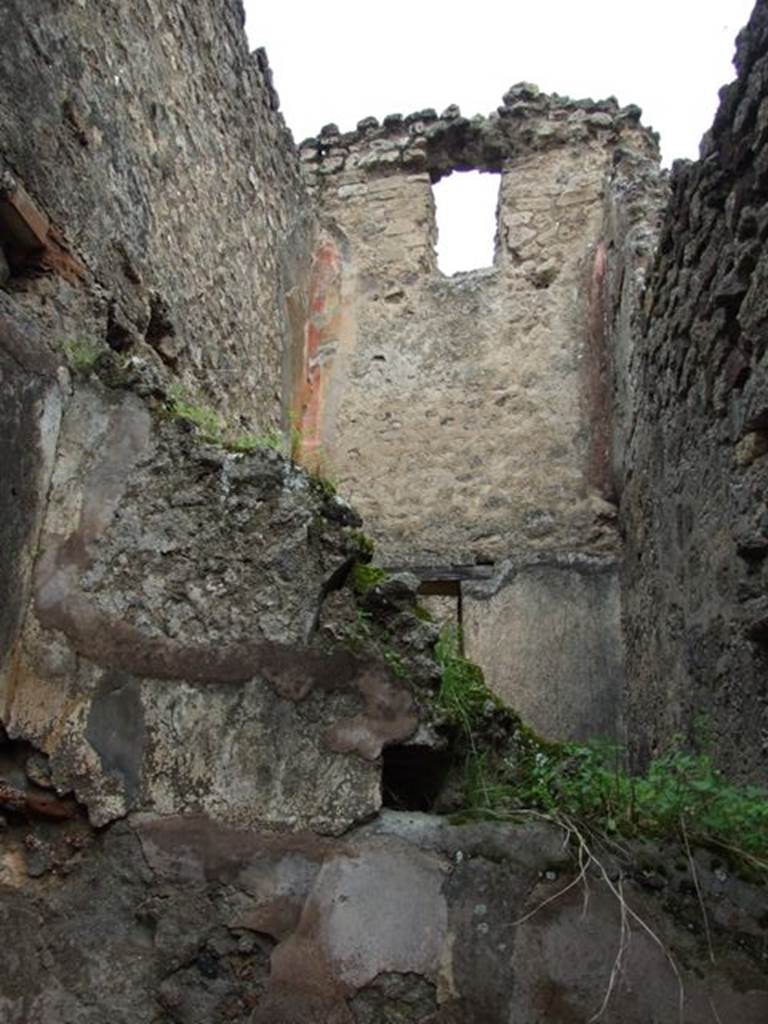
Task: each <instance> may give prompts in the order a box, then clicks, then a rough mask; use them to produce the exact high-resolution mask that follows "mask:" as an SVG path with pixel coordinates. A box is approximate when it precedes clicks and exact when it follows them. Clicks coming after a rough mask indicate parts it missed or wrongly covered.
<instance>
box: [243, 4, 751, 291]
mask: <svg viewBox="0 0 768 1024" xmlns="http://www.w3.org/2000/svg"><path fill="white" fill-rule="evenodd" d="M753 6H754V0H644V2H642V3H638V2H637V0H579V2H576V0H469V2H468V0H464V2H462V3H458V2H453V0H443V2H442V3H434V2H431V3H427V2H424V0H387V2H386V3H382V2H377V3H370V2H367V0H282V3H277V2H272V3H269V4H265V3H263V2H257V0H245V9H246V31H247V33H248V38H249V41H250V44H251V47H252V48H256V47H258V46H265V47H266V49H267V53H268V56H269V60H270V64H271V66H272V70H273V73H274V79H275V86H276V88H277V91H278V93H279V95H280V105H281V109H282V111H283V115H284V116H285V119H286V121H287V122H288V125H289V127H290V128H291V130H292V131H293V134H294V137H295V139H296V141H297V142H300V141H301V140H302V139H304V138H306V137H307V136H310V135H316V134H317V133H318V132H319V130H320V128H321V127H322V126H323V125H324V124H327V123H328V122H335V123H336V124H338V125H339V127H340V128H341V129H342V131H346V130H349V129H352V128H354V127H355V124H356V123H357V121H359V120H360V119H361V118H363V117H367V116H369V115H373V116H375V117H378V118H379V119H381V118H383V117H384V116H385V115H386V114H390V113H401V114H408V113H411V112H412V111H414V110H420V109H422V108H424V107H434V108H435V109H436V110H437V112H438V113H440V111H442V110H444V109H445V107H447V106H448V105H449V104H450V103H457V104H458V105H459V106H460V107H461V111H462V113H463V114H465V115H466V116H469V117H471V116H472V115H474V114H488V113H490V111H492V110H494V109H495V108H496V107H497V106H498V105H499V103H500V102H501V97H502V94H503V93H504V92H506V90H507V89H508V88H509V86H510V85H512V84H514V83H515V82H520V81H528V82H535V83H536V84H537V85H538V86H539V87H540V88H541V89H543V90H544V91H545V92H558V93H560V94H562V95H568V96H572V97H574V98H581V97H587V96H589V97H592V98H593V99H602V98H604V97H606V96H611V95H613V96H616V97H617V99H618V100H619V102H620V103H622V104H627V103H636V104H637V105H638V106H640V107H642V109H643V122H644V123H645V124H646V125H649V126H651V127H653V128H655V129H656V130H657V131H659V132H660V133H661V142H662V156H663V161H664V163H665V164H669V163H671V162H672V160H674V159H676V158H678V157H689V158H694V159H695V158H696V156H697V155H698V147H699V141H700V139H701V136H702V135H703V133H704V132H705V131H706V130H707V129H708V128H709V126H710V124H711V123H712V119H713V117H714V114H715V110H716V109H717V102H718V100H717V92H718V89H719V88H720V86H721V85H723V84H725V83H726V82H729V81H731V80H732V79H733V77H734V71H733V66H732V63H731V61H732V58H733V53H734V39H735V37H736V34H737V32H738V31H739V29H740V28H741V27H742V26H743V25H744V24H745V23H746V21H747V19H748V18H749V15H750V13H751V10H752V7H753ZM477 177H478V176H477V175H452V176H451V178H449V179H447V181H446V182H445V183H443V182H441V183H440V185H439V186H438V189H440V191H443V190H444V191H451V190H453V191H460V190H462V188H463V189H465V190H466V189H467V188H468V187H469V186H470V184H471V181H469V180H467V179H472V178H477ZM462 178H463V179H465V180H464V181H461V180H460V179H462ZM451 182H453V184H451ZM484 186H485V191H486V193H487V194H488V195H490V194H491V193H492V192H493V196H494V199H493V201H495V191H494V183H493V179H492V178H488V177H487V176H486V179H485V182H484ZM479 187H481V188H482V187H483V186H482V185H481V186H479ZM437 199H438V227H440V228H441V235H442V236H444V235H445V234H446V233H447V232H448V231H449V230H450V224H451V223H453V224H454V227H455V218H456V214H455V213H454V214H450V213H449V212H448V209H447V206H446V209H445V210H443V203H444V200H443V199H442V197H441V196H440V195H438V196H437ZM489 202H491V200H489V199H486V203H489ZM457 208H458V209H459V211H460V210H461V209H462V208H464V209H465V212H466V209H467V203H466V201H465V200H464V199H459V201H458V204H457ZM480 219H481V218H478V217H477V216H473V218H472V220H473V221H474V222H475V223H478V222H479V220H480ZM443 222H445V223H443ZM443 241H444V238H441V244H442V242H443ZM441 244H439V245H438V254H439V255H440V247H441ZM464 249H465V250H466V249H467V245H466V244H465V245H464ZM486 262H487V261H486ZM474 265H480V264H477V263H475V264H474ZM441 266H442V269H443V270H444V271H445V272H451V271H450V269H449V268H448V267H447V266H445V265H443V261H442V259H441Z"/></svg>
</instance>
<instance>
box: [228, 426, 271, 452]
mask: <svg viewBox="0 0 768 1024" xmlns="http://www.w3.org/2000/svg"><path fill="white" fill-rule="evenodd" d="M226 447H227V448H228V449H229V451H231V452H242V453H244V454H247V453H248V452H255V451H260V450H262V449H264V448H271V449H272V450H273V451H276V452H281V453H284V452H285V438H284V436H283V433H282V431H281V430H278V428H277V427H268V428H267V429H266V430H265V431H264V433H263V434H240V435H239V436H237V437H235V438H232V440H228V441H227V442H226Z"/></svg>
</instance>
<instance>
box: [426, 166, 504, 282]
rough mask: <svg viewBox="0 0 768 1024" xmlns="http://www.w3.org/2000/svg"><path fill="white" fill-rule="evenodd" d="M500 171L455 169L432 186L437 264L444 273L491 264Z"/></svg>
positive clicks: (490, 265)
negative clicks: (497, 172) (496, 172)
mask: <svg viewBox="0 0 768 1024" xmlns="http://www.w3.org/2000/svg"><path fill="white" fill-rule="evenodd" d="M500 181H501V175H500V174H494V173H490V172H480V171H457V172H454V173H453V174H449V175H448V176H447V177H445V178H441V179H440V180H439V181H438V182H436V183H435V184H434V185H433V186H432V193H433V195H434V199H435V219H436V223H437V246H436V249H437V266H438V269H439V270H441V271H442V272H443V273H444V274H447V275H451V274H457V273H459V272H461V271H467V270H479V269H480V268H481V267H492V266H493V257H494V251H495V245H496V207H497V204H498V199H499V183H500Z"/></svg>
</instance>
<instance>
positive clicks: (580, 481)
mask: <svg viewBox="0 0 768 1024" xmlns="http://www.w3.org/2000/svg"><path fill="white" fill-rule="evenodd" d="M638 116H639V111H638V110H637V108H633V107H628V108H624V109H619V107H618V105H617V104H616V103H615V101H612V100H610V101H606V102H604V103H597V104H596V103H592V102H591V101H583V102H575V101H571V100H567V99H564V98H561V97H556V96H553V97H548V96H544V95H541V94H539V93H538V91H537V90H536V88H535V87H532V86H526V85H521V86H517V87H515V88H513V89H511V90H510V91H509V92H508V93H507V95H506V96H505V98H504V104H503V106H501V107H500V108H499V110H498V112H496V113H495V114H492V115H491V116H490V117H489V118H487V119H486V118H474V119H472V120H469V119H467V118H463V117H461V115H460V113H459V111H458V109H457V108H455V107H454V108H449V109H448V110H447V111H446V112H445V113H444V115H443V116H442V117H438V116H437V115H436V114H435V112H434V111H421V112H419V113H417V114H412V115H410V116H408V117H406V118H402V117H398V116H391V117H388V118H385V119H384V122H383V124H381V125H379V124H378V122H377V121H376V120H375V119H373V118H371V119H367V120H366V121H363V122H361V124H360V126H359V128H358V130H357V131H356V132H352V133H349V134H346V135H340V134H339V133H338V132H337V131H336V129H335V128H334V126H332V125H331V126H327V127H326V128H325V129H323V131H322V132H321V134H320V136H319V138H318V139H313V140H308V141H307V142H305V143H303V144H302V147H301V157H302V161H303V163H304V166H305V173H306V178H307V181H308V183H309V184H310V186H311V188H312V191H313V192H314V194H315V196H316V199H317V201H318V203H319V205H320V209H321V210H322V211H323V212H324V213H325V214H326V215H327V216H328V217H329V218H330V219H331V220H332V221H333V222H334V223H335V224H336V225H337V226H338V228H339V229H340V231H341V232H342V239H341V240H334V239H329V240H328V245H329V246H331V247H332V248H333V249H334V252H335V259H336V262H337V265H338V269H337V275H336V285H335V290H334V291H333V294H332V296H331V300H332V301H333V302H334V303H335V304H336V305H337V306H338V308H339V310H340V312H339V315H338V318H337V323H336V324H335V325H334V327H333V329H332V330H331V331H330V332H329V331H327V330H326V333H325V336H324V337H323V339H322V340H321V342H320V345H319V348H318V351H317V353H313V356H314V359H315V365H313V367H312V368H311V371H309V372H314V375H315V377H316V378H317V379H316V381H315V382H314V384H313V386H311V387H310V389H309V391H310V394H309V395H307V394H306V389H305V390H304V391H303V392H302V391H300V392H299V396H298V403H297V404H298V405H299V407H300V408H299V409H298V413H299V415H300V417H301V418H302V419H303V421H304V424H305V428H306V429H305V433H306V434H307V436H308V437H309V438H310V439H311V442H312V447H313V448H315V449H316V448H317V447H320V448H321V449H322V461H323V463H324V464H325V465H326V467H327V469H328V471H329V472H330V474H331V475H332V476H333V477H334V479H336V480H338V483H339V485H340V486H341V487H342V489H343V490H344V491H345V493H348V494H349V495H350V496H351V498H352V499H353V500H354V502H355V503H356V505H357V506H358V507H359V508H360V509H361V511H362V513H363V515H364V517H365V518H366V520H367V521H369V522H370V523H371V528H372V531H373V534H374V537H375V539H376V540H377V542H378V544H379V556H380V558H381V560H382V561H383V562H384V563H385V564H390V565H391V564H399V565H402V564H409V565H411V566H432V567H437V566H441V565H442V566H451V565H461V564H468V565H472V564H474V563H477V562H481V563H488V562H495V561H498V560H499V559H500V558H502V557H504V556H506V555H508V554H510V553H512V552H515V551H520V550H537V549H548V550H572V551H577V550H581V551H593V552H607V551H615V550H616V549H617V546H618V543H617V535H616V532H615V529H614V528H613V519H614V508H613V506H612V505H611V504H610V502H611V500H612V498H613V494H612V485H611V482H610V479H609V477H608V474H607V472H606V464H605V463H606V460H605V449H606V444H607V439H606V437H604V436H603V431H604V422H605V418H606V417H605V415H604V413H605V410H606V409H607V408H608V407H609V405H610V391H609V390H606V386H607V387H609V384H608V383H607V381H606V380H605V379H604V377H603V375H602V374H601V361H602V359H603V358H604V356H603V353H602V352H601V342H602V339H601V338H599V337H598V338H595V339H593V340H594V342H595V343H594V345H593V344H590V339H589V336H588V335H589V320H590V316H591V315H592V316H596V317H597V318H598V320H599V319H600V317H601V310H600V308H599V302H600V296H599V295H598V294H597V293H594V294H593V292H592V291H591V289H590V285H589V282H590V280H591V278H592V277H593V276H594V274H595V273H599V272H600V270H599V267H600V266H601V265H602V263H603V262H604V253H602V252H601V249H600V245H599V243H600V240H601V237H602V222H603V196H604V191H605V188H606V181H607V176H608V175H609V172H610V171H611V168H612V165H613V160H614V154H615V153H616V152H617V150H619V149H620V148H624V149H627V150H629V151H630V152H636V153H639V154H642V155H644V156H646V157H651V158H653V157H654V156H655V154H656V147H655V142H654V140H653V139H652V138H651V136H650V134H649V133H648V132H647V131H646V130H645V129H643V128H642V127H641V126H639V124H638ZM469 169H477V170H480V171H483V172H497V173H498V174H499V175H500V192H499V205H498V216H497V221H498V223H497V239H496V256H495V259H494V265H493V266H492V267H489V268H486V269H481V270H478V271H475V272H470V273H464V274H456V275H454V276H453V277H446V276H444V275H443V274H442V273H441V272H440V271H439V270H438V269H437V266H436V256H435V249H434V244H435V237H436V226H435V216H434V203H433V197H432V189H431V183H432V182H434V181H437V180H438V179H439V178H440V177H441V176H443V175H445V174H450V173H452V172H461V171H466V170H469ZM596 265H597V267H598V270H597V271H596V270H595V266H596ZM592 301H594V302H595V303H597V304H598V308H597V309H596V310H595V311H594V312H593V313H590V302H592ZM320 312H321V315H324V316H325V319H326V321H327V320H328V319H329V313H328V309H327V300H326V303H325V305H323V306H322V309H321V311H320ZM308 419H309V420H310V421H311V422H308Z"/></svg>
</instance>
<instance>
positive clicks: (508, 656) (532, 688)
mask: <svg viewBox="0 0 768 1024" xmlns="http://www.w3.org/2000/svg"><path fill="white" fill-rule="evenodd" d="M462 612H463V614H462V626H463V635H464V647H465V651H466V653H467V656H468V657H469V658H471V659H472V660H473V661H476V662H478V664H482V666H483V671H484V674H485V678H486V681H487V683H488V685H489V686H490V687H491V689H492V690H493V691H494V692H495V693H497V694H498V695H499V696H500V697H501V698H502V700H504V701H505V703H507V704H508V705H509V706H510V707H513V708H515V710H516V711H517V712H518V714H520V716H521V717H522V719H523V721H525V722H527V723H530V725H531V726H532V727H533V728H534V729H535V730H536V731H537V732H538V733H540V734H541V735H543V736H545V737H547V738H548V739H553V740H559V739H563V738H564V737H566V738H568V739H569V740H574V741H587V740H590V739H595V738H603V739H611V740H614V741H617V740H620V739H622V734H621V697H622V687H623V650H622V644H621V622H620V588H619V574H618V564H617V563H616V562H615V561H614V560H610V559H599V558H594V557H590V556H585V555H576V556H570V557H551V556H539V557H538V558H536V557H533V558H529V559H527V560H525V559H523V560H520V561H518V562H516V561H514V560H513V561H511V562H507V563H502V566H501V568H500V570H499V573H498V575H497V576H496V578H495V579H494V580H493V581H490V582H489V583H464V584H462Z"/></svg>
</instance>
